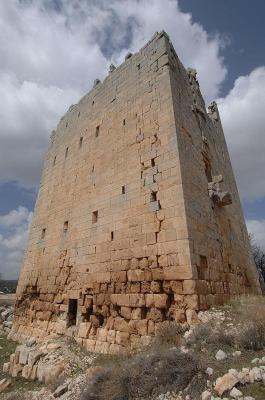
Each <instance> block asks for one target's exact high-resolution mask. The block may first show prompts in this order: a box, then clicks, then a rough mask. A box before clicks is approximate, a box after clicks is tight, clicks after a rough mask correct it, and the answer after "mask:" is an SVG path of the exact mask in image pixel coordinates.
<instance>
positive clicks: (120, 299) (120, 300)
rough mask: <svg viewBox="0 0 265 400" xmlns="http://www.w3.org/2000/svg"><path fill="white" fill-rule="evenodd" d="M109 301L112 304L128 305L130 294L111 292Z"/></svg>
mask: <svg viewBox="0 0 265 400" xmlns="http://www.w3.org/2000/svg"><path fill="white" fill-rule="evenodd" d="M110 301H111V303H112V304H114V305H118V306H124V307H129V306H130V296H129V295H128V294H111V296H110Z"/></svg>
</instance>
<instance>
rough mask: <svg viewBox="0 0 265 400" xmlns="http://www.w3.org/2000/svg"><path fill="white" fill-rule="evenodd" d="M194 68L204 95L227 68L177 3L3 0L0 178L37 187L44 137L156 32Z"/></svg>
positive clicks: (215, 44) (213, 41) (216, 41)
mask: <svg viewBox="0 0 265 400" xmlns="http://www.w3.org/2000/svg"><path fill="white" fill-rule="evenodd" d="M162 29H164V30H166V31H167V32H168V33H169V34H170V36H171V39H172V41H173V44H174V46H175V48H176V51H177V52H178V54H179V56H180V58H181V60H183V62H184V64H185V65H186V66H192V67H195V68H197V70H198V72H199V77H200V82H201V87H202V90H203V92H204V93H205V94H206V96H207V98H213V97H215V96H217V94H218V90H219V86H220V84H221V82H222V81H223V79H224V76H225V74H226V69H225V67H224V65H223V60H222V58H221V57H220V50H221V48H222V41H221V40H220V38H219V37H218V36H216V37H213V38H211V37H210V36H209V35H208V34H207V32H206V31H205V30H204V29H203V27H202V26H200V25H199V24H195V23H193V22H192V19H191V15H190V14H187V13H186V14H185V13H183V12H181V11H180V10H179V8H178V3H177V1H174V0H140V1H138V0H126V1H123V2H121V1H119V0H108V1H107V0H98V1H86V0H79V1H75V0H64V1H60V0H57V1H56V2H54V1H53V0H31V1H23V2H22V1H19V0H13V1H5V0H0V59H1V67H0V92H1V96H2V97H1V108H0V119H1V125H0V140H1V146H0V179H5V180H11V179H12V180H16V181H18V182H19V183H20V184H26V185H36V184H37V183H38V181H39V177H40V170H41V165H42V159H43V156H44V153H45V150H46V148H47V141H48V136H49V134H50V132H51V130H52V129H53V128H54V127H55V126H56V123H57V121H58V119H59V117H60V116H62V114H63V113H64V112H65V111H66V109H67V108H68V106H70V105H71V103H74V102H76V101H78V99H79V98H80V97H81V95H83V94H84V93H86V92H87V91H88V90H89V89H90V87H91V85H92V82H93V80H94V79H95V78H98V77H99V78H103V77H104V75H105V74H106V66H107V64H109V63H110V62H111V60H116V62H121V61H122V60H123V58H124V54H125V53H126V52H127V51H128V50H129V49H130V50H133V51H137V50H138V49H139V47H140V46H142V45H143V44H144V43H145V42H146V41H148V40H149V39H150V37H151V36H152V35H153V34H154V32H155V31H158V30H162Z"/></svg>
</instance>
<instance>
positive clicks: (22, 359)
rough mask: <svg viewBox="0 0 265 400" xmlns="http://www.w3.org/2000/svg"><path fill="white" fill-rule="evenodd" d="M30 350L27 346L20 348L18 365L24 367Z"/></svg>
mask: <svg viewBox="0 0 265 400" xmlns="http://www.w3.org/2000/svg"><path fill="white" fill-rule="evenodd" d="M29 353H30V348H28V347H27V346H21V347H20V352H19V364H22V365H25V364H27V362H28V357H29Z"/></svg>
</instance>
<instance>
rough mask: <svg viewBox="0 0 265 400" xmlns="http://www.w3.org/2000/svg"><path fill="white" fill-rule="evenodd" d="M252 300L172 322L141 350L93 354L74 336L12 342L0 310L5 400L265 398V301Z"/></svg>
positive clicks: (7, 315) (0, 383)
mask: <svg viewBox="0 0 265 400" xmlns="http://www.w3.org/2000/svg"><path fill="white" fill-rule="evenodd" d="M251 302H252V303H251V304H250V302H249V300H248V301H247V302H246V301H241V302H238V303H237V304H230V305H229V306H226V307H223V308H220V309H212V310H211V311H208V312H204V313H199V322H198V324H196V325H194V326H193V327H183V326H179V325H176V324H173V323H172V324H169V325H168V326H167V328H166V329H165V330H164V331H163V332H161V335H159V336H158V337H157V338H156V339H155V341H154V343H153V344H152V345H150V346H149V347H147V348H144V349H142V350H141V351H140V352H138V353H137V354H127V355H123V356H107V355H95V354H92V353H87V352H86V351H85V350H84V349H82V348H80V347H79V346H78V345H77V344H76V343H75V342H74V341H73V339H70V338H66V337H64V338H60V337H49V338H47V339H45V340H42V341H38V340H36V339H35V338H28V339H27V340H26V341H25V343H23V344H16V343H14V342H12V341H10V340H8V339H7V335H8V333H9V331H10V328H11V325H12V315H13V312H12V307H11V306H1V308H0V321H1V322H0V325H1V331H0V368H1V370H2V372H0V393H1V394H0V399H1V400H27V399H28V400H47V399H48V400H49V399H55V398H59V399H60V400H70V399H71V400H103V399H104V400H105V399H108V400H126V399H128V400H130V399H132V400H133V399H134V400H140V399H142V400H145V399H146V400H174V399H175V400H217V399H218V400H219V399H223V400H224V399H229V400H230V399H238V400H253V399H254V400H264V399H265V305H264V302H263V300H260V299H259V300H256V299H255V300H253V299H252V300H251Z"/></svg>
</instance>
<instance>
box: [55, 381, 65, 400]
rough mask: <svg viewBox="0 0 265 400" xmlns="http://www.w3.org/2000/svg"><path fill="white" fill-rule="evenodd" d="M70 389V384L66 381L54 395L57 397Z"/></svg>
mask: <svg viewBox="0 0 265 400" xmlns="http://www.w3.org/2000/svg"><path fill="white" fill-rule="evenodd" d="M67 391H68V385H67V384H66V383H64V384H62V385H60V386H58V387H57V388H56V389H55V391H54V392H53V396H54V397H55V398H57V397H60V396H62V395H63V394H64V393H66V392H67Z"/></svg>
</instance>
